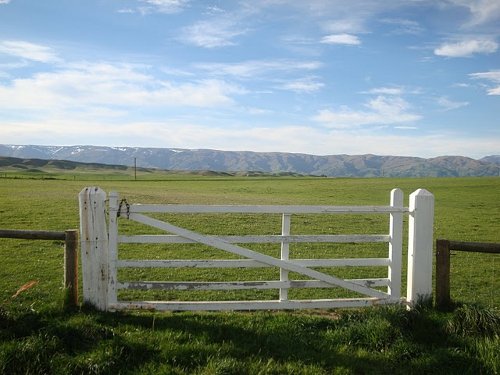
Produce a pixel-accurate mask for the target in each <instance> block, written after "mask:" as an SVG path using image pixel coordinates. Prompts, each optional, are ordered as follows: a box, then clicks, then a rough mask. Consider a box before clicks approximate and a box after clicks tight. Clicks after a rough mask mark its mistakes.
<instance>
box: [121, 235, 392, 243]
mask: <svg viewBox="0 0 500 375" xmlns="http://www.w3.org/2000/svg"><path fill="white" fill-rule="evenodd" d="M207 237H214V238H218V239H220V240H222V241H225V242H228V243H233V244H235V243H240V244H243V243H379V242H381V243H382V242H389V240H390V236H389V235H387V234H350V235H343V234H325V235H246V236H212V235H207ZM118 242H120V243H165V244H167V243H196V241H193V240H190V239H188V238H184V237H181V236H177V235H174V234H166V235H135V236H126V235H120V236H118Z"/></svg>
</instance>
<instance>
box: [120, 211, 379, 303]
mask: <svg viewBox="0 0 500 375" xmlns="http://www.w3.org/2000/svg"><path fill="white" fill-rule="evenodd" d="M130 219H131V220H134V221H137V222H139V223H142V224H146V225H149V226H152V227H154V228H157V229H161V230H164V231H167V232H170V233H174V234H177V235H179V236H182V237H184V238H188V239H190V240H192V241H195V242H198V243H202V244H204V245H207V246H211V247H215V248H218V249H221V250H224V251H227V252H229V253H232V254H236V255H240V256H243V257H246V258H250V259H254V260H256V261H259V262H261V263H264V264H269V265H271V266H275V267H279V268H283V269H286V270H288V271H292V272H297V273H300V274H302V275H305V276H308V277H311V278H313V279H317V280H320V281H324V282H326V283H328V284H333V285H337V286H340V287H342V288H345V289H349V290H352V291H354V292H357V293H361V294H365V295H369V296H371V297H376V298H380V299H387V298H388V297H389V296H388V295H387V294H386V293H384V292H380V291H378V290H375V289H372V288H368V287H364V286H361V285H359V284H355V283H352V282H349V281H345V280H343V279H339V278H338V277H335V276H330V275H327V274H324V273H321V272H318V271H315V270H312V269H310V268H308V267H304V266H301V265H298V264H293V263H290V262H288V261H286V260H281V259H276V258H273V257H272V256H269V255H265V254H261V253H259V252H256V251H253V250H250V249H246V248H244V247H241V246H237V245H233V244H230V243H228V242H226V241H223V240H221V239H218V238H215V237H208V236H204V235H201V234H199V233H196V232H193V231H190V230H188V229H185V228H180V227H177V226H175V225H172V224H170V223H167V222H164V221H161V220H157V219H153V218H151V217H149V216H145V215H142V214H136V213H131V214H130Z"/></svg>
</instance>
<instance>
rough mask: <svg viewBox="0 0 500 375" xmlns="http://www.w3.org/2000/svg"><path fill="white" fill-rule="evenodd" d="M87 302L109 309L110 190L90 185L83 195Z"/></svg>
mask: <svg viewBox="0 0 500 375" xmlns="http://www.w3.org/2000/svg"><path fill="white" fill-rule="evenodd" d="M79 202H80V239H81V241H80V248H81V259H82V281H83V302H84V303H88V304H90V305H92V306H94V307H95V308H96V309H98V310H106V309H107V294H108V231H107V226H106V193H105V192H104V191H103V190H101V189H100V188H98V187H87V188H85V189H83V190H82V191H81V192H80V194H79Z"/></svg>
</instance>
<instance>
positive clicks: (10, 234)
mask: <svg viewBox="0 0 500 375" xmlns="http://www.w3.org/2000/svg"><path fill="white" fill-rule="evenodd" d="M0 238H17V239H25V240H49V241H50V240H54V241H64V287H65V288H66V291H67V298H66V299H65V301H64V302H65V305H66V306H67V307H74V306H77V305H78V231H77V230H67V231H64V232H53V231H44V230H14V229H0Z"/></svg>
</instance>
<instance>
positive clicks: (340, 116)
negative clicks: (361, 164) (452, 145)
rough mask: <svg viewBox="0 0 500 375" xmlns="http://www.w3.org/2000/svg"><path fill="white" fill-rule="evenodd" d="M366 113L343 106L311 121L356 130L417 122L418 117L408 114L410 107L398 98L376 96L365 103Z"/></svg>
mask: <svg viewBox="0 0 500 375" xmlns="http://www.w3.org/2000/svg"><path fill="white" fill-rule="evenodd" d="M365 107H366V108H368V110H367V111H366V110H365V111H356V110H353V109H351V108H349V107H346V106H343V107H341V108H340V109H339V110H330V109H323V110H320V111H319V112H318V114H317V115H316V116H314V117H313V120H315V121H317V122H320V123H322V124H324V125H325V126H328V127H330V128H339V129H343V128H356V127H360V126H366V125H389V124H399V123H407V122H413V121H417V120H419V119H420V118H421V116H420V115H417V114H414V113H411V112H410V105H409V103H408V102H406V101H405V100H404V99H402V98H400V97H392V96H391V97H387V96H382V95H381V96H377V97H376V98H374V99H372V100H369V101H368V102H367V103H365Z"/></svg>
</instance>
